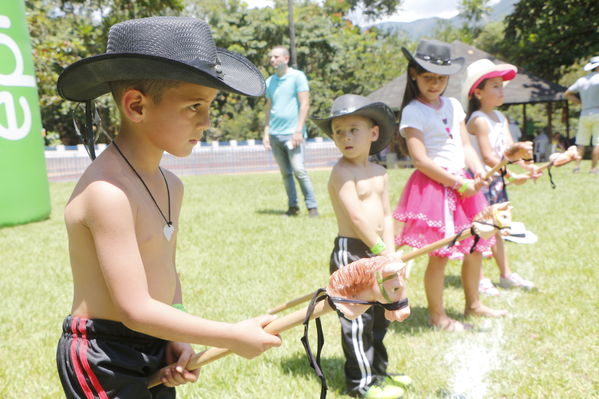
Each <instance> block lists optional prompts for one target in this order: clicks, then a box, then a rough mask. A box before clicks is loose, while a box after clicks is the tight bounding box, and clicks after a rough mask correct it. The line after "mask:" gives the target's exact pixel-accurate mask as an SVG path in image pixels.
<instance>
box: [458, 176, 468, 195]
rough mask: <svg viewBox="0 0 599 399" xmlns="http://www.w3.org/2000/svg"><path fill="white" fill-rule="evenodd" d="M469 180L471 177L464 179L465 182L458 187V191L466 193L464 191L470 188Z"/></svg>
mask: <svg viewBox="0 0 599 399" xmlns="http://www.w3.org/2000/svg"><path fill="white" fill-rule="evenodd" d="M469 181H470V180H469V179H464V182H463V183H462V185H461V186H460V188H458V193H460V194H464V191H466V190H467V189H468V182H469Z"/></svg>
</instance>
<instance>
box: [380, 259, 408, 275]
mask: <svg viewBox="0 0 599 399" xmlns="http://www.w3.org/2000/svg"><path fill="white" fill-rule="evenodd" d="M405 269H406V264H405V263H403V262H401V261H392V262H389V263H387V264H386V265H385V266H383V269H382V270H381V272H382V273H383V275H385V274H395V273H399V272H401V271H402V270H405Z"/></svg>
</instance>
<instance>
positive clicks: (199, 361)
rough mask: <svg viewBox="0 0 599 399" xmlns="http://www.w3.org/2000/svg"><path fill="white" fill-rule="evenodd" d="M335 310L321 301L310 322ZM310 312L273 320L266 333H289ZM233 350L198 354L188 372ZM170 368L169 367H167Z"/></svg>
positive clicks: (155, 376) (153, 383)
mask: <svg viewBox="0 0 599 399" xmlns="http://www.w3.org/2000/svg"><path fill="white" fill-rule="evenodd" d="M332 310H333V309H332V308H331V306H330V305H329V303H328V302H327V301H320V302H318V303H317V304H316V306H315V307H314V312H313V313H312V316H310V320H312V319H315V318H317V317H320V316H322V315H324V314H326V313H329V312H331V311H332ZM307 312H308V308H305V309H300V310H296V311H295V312H293V313H289V314H288V315H285V316H283V317H280V318H278V319H275V320H273V321H272V322H270V323H269V324H268V325H267V326H266V327H264V331H266V332H267V333H269V334H280V333H282V332H283V331H287V330H289V329H291V328H293V327H295V326H298V325H300V324H302V323H303V322H304V319H305V318H306V313H307ZM231 353H232V352H231V350H229V349H224V348H210V349H207V350H205V351H203V352H200V353H196V354H195V355H193V357H192V358H191V359H190V360H189V362H188V363H187V366H185V368H187V369H188V370H196V369H199V368H200V367H202V366H204V365H206V364H208V363H211V362H213V361H215V360H218V359H220V358H222V357H225V356H227V355H229V354H231ZM167 367H168V366H167ZM162 370H163V369H161V370H158V371H157V372H156V373H154V374H153V375H152V376H151V377H150V380H149V384H148V388H152V387H155V386H156V385H159V384H161V382H160V379H161V376H162Z"/></svg>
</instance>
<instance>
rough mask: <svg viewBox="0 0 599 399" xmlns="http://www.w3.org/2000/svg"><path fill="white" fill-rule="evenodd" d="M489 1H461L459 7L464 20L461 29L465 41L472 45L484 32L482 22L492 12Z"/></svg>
mask: <svg viewBox="0 0 599 399" xmlns="http://www.w3.org/2000/svg"><path fill="white" fill-rule="evenodd" d="M488 3H489V0H461V1H460V4H459V5H458V10H459V13H460V16H461V17H462V18H464V24H463V25H462V28H461V32H460V33H461V35H462V39H463V41H465V42H467V43H471V42H472V40H474V38H476V37H478V36H479V35H480V33H481V32H482V31H483V27H482V26H481V22H482V20H483V18H484V17H485V16H486V15H487V14H488V13H489V12H490V11H491V7H489V6H488Z"/></svg>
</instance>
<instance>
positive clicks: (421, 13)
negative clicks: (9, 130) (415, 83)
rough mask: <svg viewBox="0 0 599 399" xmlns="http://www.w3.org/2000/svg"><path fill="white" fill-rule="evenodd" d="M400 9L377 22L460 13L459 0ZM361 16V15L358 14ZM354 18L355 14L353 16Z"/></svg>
mask: <svg viewBox="0 0 599 399" xmlns="http://www.w3.org/2000/svg"><path fill="white" fill-rule="evenodd" d="M246 2H247V3H248V6H249V7H250V8H253V7H266V6H272V4H273V2H272V0H246ZM498 2H499V0H491V1H490V2H489V5H491V6H492V5H495V4H496V3H498ZM402 3H403V4H402V5H401V7H400V11H399V12H398V13H397V14H395V15H391V16H388V17H385V18H383V19H381V20H377V21H376V22H384V21H394V22H411V21H414V20H417V19H421V18H430V17H440V18H452V17H455V16H456V15H457V14H458V4H459V0H403V1H402ZM357 18H359V16H357ZM352 20H354V16H352Z"/></svg>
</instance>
